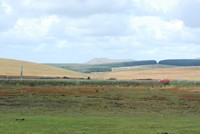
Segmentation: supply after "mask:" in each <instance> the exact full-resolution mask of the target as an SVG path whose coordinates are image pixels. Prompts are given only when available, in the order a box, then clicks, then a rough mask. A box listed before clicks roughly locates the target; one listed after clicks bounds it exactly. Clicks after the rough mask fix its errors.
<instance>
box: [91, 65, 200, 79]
mask: <svg viewBox="0 0 200 134" xmlns="http://www.w3.org/2000/svg"><path fill="white" fill-rule="evenodd" d="M91 78H94V79H109V78H116V79H118V80H132V79H170V80H200V67H174V68H155V69H144V70H141V69H140V70H137V69H135V70H121V71H113V72H108V73H98V74H92V75H91Z"/></svg>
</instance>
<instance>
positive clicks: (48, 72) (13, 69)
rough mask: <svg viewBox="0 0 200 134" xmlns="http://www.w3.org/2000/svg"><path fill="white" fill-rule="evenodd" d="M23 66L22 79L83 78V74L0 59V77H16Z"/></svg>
mask: <svg viewBox="0 0 200 134" xmlns="http://www.w3.org/2000/svg"><path fill="white" fill-rule="evenodd" d="M22 65H23V76H24V77H70V78H83V77H85V75H84V74H82V73H78V72H75V71H70V70H66V69H61V68H56V67H52V66H48V65H43V64H38V63H32V62H26V61H20V60H12V59H3V58H0V76H1V77H5V76H6V77H7V76H8V77H18V76H19V75H20V69H21V66H22Z"/></svg>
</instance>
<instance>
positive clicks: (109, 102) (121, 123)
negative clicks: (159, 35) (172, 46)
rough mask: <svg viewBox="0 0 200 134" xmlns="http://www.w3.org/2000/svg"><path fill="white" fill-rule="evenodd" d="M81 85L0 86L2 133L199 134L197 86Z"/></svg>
mask: <svg viewBox="0 0 200 134" xmlns="http://www.w3.org/2000/svg"><path fill="white" fill-rule="evenodd" d="M15 82H17V81H15ZM18 82H19V81H18ZM32 82H33V83H34V82H35V81H32ZM74 82H77V81H74ZM79 82H80V83H77V84H76V85H62V84H61V85H60V83H59V82H58V83H57V85H56V84H55V83H56V82H55V83H54V84H53V85H51V84H44V85H34V86H31V85H29V84H26V83H23V84H22V83H21V84H15V83H12V84H13V85H12V84H10V85H6V84H5V83H4V84H5V85H3V84H0V133H3V134H12V133H16V134H29V133H30V134H32V133H37V134H44V133H48V134H55V133H57V134H68V133H70V134H71V133H73V134H95V133H96V134H97V133H102V134H110V133H111V134H112V133H113V134H123V133H126V134H132V133H134V134H161V133H164V132H167V133H169V134H171V133H172V134H173V133H175V134H182V133H187V134H198V133H199V132H200V115H199V113H200V103H199V101H200V92H199V91H200V88H199V86H198V85H193V86H192V84H191V85H190V84H188V85H187V86H185V85H175V84H174V83H173V84H171V85H167V86H164V85H162V86H161V85H159V84H157V83H146V84H145V83H129V81H121V83H120V81H116V82H114V81H111V82H110V81H108V83H107V84H108V86H106V84H103V82H105V81H100V83H98V81H97V82H96V83H95V81H85V82H86V83H87V82H88V84H83V83H81V82H83V81H79ZM109 82H110V83H109ZM118 82H119V85H117V83H118ZM89 83H90V84H89ZM111 83H112V84H111ZM123 83H124V84H123ZM127 83H128V84H127ZM131 84H132V85H131ZM193 84H194V83H193ZM194 90H195V91H194ZM4 92H10V93H12V94H10V95H9V94H6V95H5V94H2V93H4ZM16 119H24V120H22V121H20V120H16Z"/></svg>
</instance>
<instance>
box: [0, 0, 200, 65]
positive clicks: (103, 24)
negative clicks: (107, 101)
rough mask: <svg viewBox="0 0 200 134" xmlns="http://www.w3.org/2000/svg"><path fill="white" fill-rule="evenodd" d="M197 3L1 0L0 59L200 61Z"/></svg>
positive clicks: (196, 0) (178, 0)
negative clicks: (195, 59)
mask: <svg viewBox="0 0 200 134" xmlns="http://www.w3.org/2000/svg"><path fill="white" fill-rule="evenodd" d="M199 7H200V0H0V58H9V59H18V60H24V61H31V62H37V63H84V62H86V61H88V60H90V59H92V58H101V57H106V58H112V59H133V60H157V61H159V60H163V59H179V58H181V59H183V58H184V59H191V58H192V59H193V58H197V57H200V37H199V36H200V8H199Z"/></svg>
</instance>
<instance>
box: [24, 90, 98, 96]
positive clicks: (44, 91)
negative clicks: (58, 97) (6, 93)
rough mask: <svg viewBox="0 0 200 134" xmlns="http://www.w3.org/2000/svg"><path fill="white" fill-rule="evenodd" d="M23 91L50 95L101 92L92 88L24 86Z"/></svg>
mask: <svg viewBox="0 0 200 134" xmlns="http://www.w3.org/2000/svg"><path fill="white" fill-rule="evenodd" d="M21 93H23V94H28V93H31V94H42V95H48V94H81V95H82V94H84V95H90V94H100V93H98V92H96V91H90V90H66V89H60V90H58V89H34V88H22V89H21Z"/></svg>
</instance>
